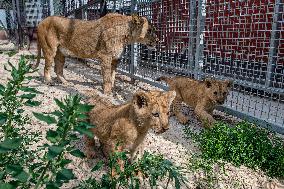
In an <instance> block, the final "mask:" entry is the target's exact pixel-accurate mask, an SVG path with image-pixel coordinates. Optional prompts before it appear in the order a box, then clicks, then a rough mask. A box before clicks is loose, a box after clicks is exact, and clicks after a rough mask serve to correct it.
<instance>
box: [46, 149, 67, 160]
mask: <svg viewBox="0 0 284 189" xmlns="http://www.w3.org/2000/svg"><path fill="white" fill-rule="evenodd" d="M63 149H64V148H63V147H61V146H50V147H49V148H48V153H47V159H48V160H53V159H54V158H55V157H56V156H58V155H59V154H60V153H61V152H62V151H63Z"/></svg>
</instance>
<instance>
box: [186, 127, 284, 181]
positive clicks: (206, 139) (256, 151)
mask: <svg viewBox="0 0 284 189" xmlns="http://www.w3.org/2000/svg"><path fill="white" fill-rule="evenodd" d="M187 134H189V135H191V133H190V132H187ZM191 136H193V138H194V140H195V141H196V142H197V143H198V145H199V148H200V149H201V152H202V154H201V157H202V158H203V159H204V160H211V161H213V162H219V161H220V160H221V161H227V162H231V163H232V164H234V165H235V166H240V165H245V166H247V167H249V168H252V169H257V168H259V169H261V170H263V171H264V172H265V173H266V174H267V175H268V176H271V177H278V178H284V143H283V140H282V139H280V138H279V137H277V136H276V135H275V134H274V133H272V132H270V131H268V130H266V129H263V128H259V127H257V126H255V125H253V124H250V123H247V122H241V123H238V124H237V125H236V126H235V127H231V126H228V125H227V124H224V123H217V124H216V125H215V126H214V127H213V128H211V129H206V130H203V131H202V132H201V133H200V134H199V135H197V134H193V135H191Z"/></svg>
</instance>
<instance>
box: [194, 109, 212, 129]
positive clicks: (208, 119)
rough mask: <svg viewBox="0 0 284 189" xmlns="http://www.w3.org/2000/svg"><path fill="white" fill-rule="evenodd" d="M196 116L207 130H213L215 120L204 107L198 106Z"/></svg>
mask: <svg viewBox="0 0 284 189" xmlns="http://www.w3.org/2000/svg"><path fill="white" fill-rule="evenodd" d="M194 112H195V114H196V115H197V116H198V118H199V119H200V120H201V121H202V123H203V125H204V126H205V127H207V128H211V127H212V126H213V124H214V123H215V119H214V118H213V116H212V115H210V114H209V113H208V112H207V111H206V110H205V109H204V106H202V105H201V104H198V105H197V106H196V107H195V110H194Z"/></svg>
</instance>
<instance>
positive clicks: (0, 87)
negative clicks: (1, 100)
mask: <svg viewBox="0 0 284 189" xmlns="http://www.w3.org/2000/svg"><path fill="white" fill-rule="evenodd" d="M4 91H5V87H4V85H1V84H0V93H1V92H4Z"/></svg>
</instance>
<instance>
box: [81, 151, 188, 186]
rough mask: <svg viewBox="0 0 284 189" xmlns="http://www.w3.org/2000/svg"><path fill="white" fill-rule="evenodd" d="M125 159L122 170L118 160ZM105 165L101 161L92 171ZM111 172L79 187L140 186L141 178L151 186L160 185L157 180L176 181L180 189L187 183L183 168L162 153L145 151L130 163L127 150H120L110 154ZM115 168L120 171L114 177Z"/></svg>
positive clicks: (90, 179)
mask: <svg viewBox="0 0 284 189" xmlns="http://www.w3.org/2000/svg"><path fill="white" fill-rule="evenodd" d="M119 159H122V160H124V161H125V162H126V163H125V166H124V170H120V168H119V165H118V164H117V161H118V160H119ZM102 166H103V163H102V162H99V163H98V164H97V165H95V167H94V168H93V169H92V171H97V170H99V169H100V168H101V167H102ZM108 168H109V172H107V173H106V174H104V175H103V176H102V177H101V180H96V179H94V178H89V179H87V180H86V181H84V182H82V183H81V184H80V185H79V186H78V187H77V188H85V189H89V188H90V189H91V188H106V189H115V188H140V186H141V179H143V180H148V182H149V185H150V187H151V188H156V187H157V186H158V183H157V181H158V180H163V179H166V178H167V179H168V181H167V184H169V182H170V181H174V183H175V187H176V188H177V189H179V188H180V187H181V184H182V183H183V184H186V182H187V179H186V178H185V177H184V176H183V175H182V172H183V170H182V168H181V167H176V166H175V165H173V163H172V162H170V161H169V160H166V159H164V158H163V156H162V155H153V154H150V153H149V152H145V153H144V154H143V156H142V157H141V158H140V159H139V160H138V161H136V162H133V163H130V162H129V161H127V154H126V153H125V152H118V153H115V154H113V155H112V156H110V159H109V164H108ZM113 169H115V170H116V172H117V173H118V175H117V176H115V177H112V176H111V172H112V170H113Z"/></svg>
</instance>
